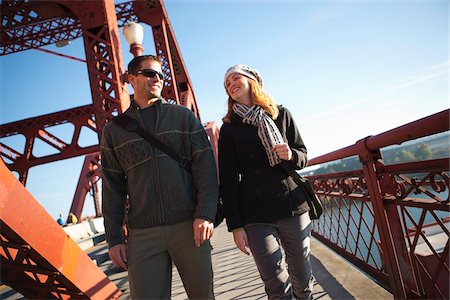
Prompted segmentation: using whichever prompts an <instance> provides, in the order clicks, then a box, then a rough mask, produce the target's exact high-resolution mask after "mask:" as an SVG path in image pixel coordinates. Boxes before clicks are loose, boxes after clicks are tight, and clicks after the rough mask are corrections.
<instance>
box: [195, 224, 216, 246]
mask: <svg viewBox="0 0 450 300" xmlns="http://www.w3.org/2000/svg"><path fill="white" fill-rule="evenodd" d="M192 226H193V228H194V241H195V246H197V247H200V245H201V244H202V243H203V242H204V241H207V240H209V239H210V238H211V237H212V235H213V230H214V224H213V223H211V222H209V221H207V220H203V219H195V220H194V223H193V224H192Z"/></svg>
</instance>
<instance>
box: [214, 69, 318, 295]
mask: <svg viewBox="0 0 450 300" xmlns="http://www.w3.org/2000/svg"><path fill="white" fill-rule="evenodd" d="M224 80H225V82H224V84H225V89H226V92H227V94H228V96H229V98H228V112H227V114H226V116H225V117H224V118H223V122H224V124H223V125H222V127H221V129H220V136H219V170H220V183H221V193H222V199H223V203H224V213H225V217H226V221H227V226H228V230H229V231H231V232H232V233H233V237H234V242H235V243H236V246H237V247H238V248H239V249H240V250H241V251H242V252H243V253H245V254H247V255H248V254H250V253H249V251H248V249H249V250H250V251H251V253H252V255H253V258H254V260H255V263H256V265H257V267H258V271H259V273H260V276H261V279H262V280H263V282H264V286H265V290H266V293H267V295H268V297H269V299H292V298H296V299H311V297H312V296H311V295H312V282H313V276H312V271H311V265H310V262H309V255H310V240H309V237H310V232H311V226H310V224H311V220H310V218H309V215H308V210H309V207H308V204H307V203H306V202H305V201H304V195H303V193H302V191H301V189H300V188H298V187H297V185H296V184H295V183H294V181H293V180H292V178H290V177H289V176H288V175H287V173H286V171H285V169H283V167H282V166H281V165H280V163H281V164H282V165H283V164H284V166H285V167H288V168H294V169H301V168H304V167H305V166H306V163H307V158H306V148H305V145H304V144H303V141H302V138H301V137H300V133H299V131H298V129H297V127H296V125H295V122H294V119H293V117H292V115H291V113H290V112H289V111H288V110H287V109H286V108H285V107H282V106H277V105H276V104H275V101H274V100H273V99H272V98H271V97H270V96H269V95H268V94H267V93H266V92H265V91H264V90H263V87H262V86H263V82H262V77H261V76H260V74H259V73H258V72H257V71H256V70H254V69H252V68H250V67H249V66H246V65H234V66H232V67H230V68H229V69H228V70H227V72H226V74H225V79H224ZM281 247H282V248H283V250H284V253H285V256H283V254H282V249H281ZM286 263H287V266H288V268H287V267H286Z"/></svg>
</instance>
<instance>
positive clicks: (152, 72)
mask: <svg viewBox="0 0 450 300" xmlns="http://www.w3.org/2000/svg"><path fill="white" fill-rule="evenodd" d="M138 74H142V75H144V76H145V77H150V78H153V77H155V76H156V75H158V77H159V79H161V80H162V79H164V74H163V73H162V72H160V71H156V70H152V69H144V70H139V71H137V72H136V75H138Z"/></svg>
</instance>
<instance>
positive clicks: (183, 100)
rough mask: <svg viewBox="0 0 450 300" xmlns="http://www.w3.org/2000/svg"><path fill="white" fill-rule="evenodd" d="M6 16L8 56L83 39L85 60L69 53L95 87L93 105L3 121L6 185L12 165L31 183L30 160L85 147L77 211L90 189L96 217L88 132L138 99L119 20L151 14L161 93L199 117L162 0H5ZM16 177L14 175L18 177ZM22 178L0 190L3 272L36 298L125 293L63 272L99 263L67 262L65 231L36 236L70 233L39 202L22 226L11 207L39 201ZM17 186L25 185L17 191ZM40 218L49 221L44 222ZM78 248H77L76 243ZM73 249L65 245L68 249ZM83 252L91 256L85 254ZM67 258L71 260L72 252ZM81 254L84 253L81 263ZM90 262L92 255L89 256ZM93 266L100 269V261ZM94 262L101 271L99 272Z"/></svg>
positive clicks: (2, 33) (95, 166)
mask: <svg viewBox="0 0 450 300" xmlns="http://www.w3.org/2000/svg"><path fill="white" fill-rule="evenodd" d="M1 16H2V24H1V28H0V29H1V30H0V41H1V43H0V55H2V56H4V55H8V54H12V53H17V52H20V51H25V50H29V49H37V50H41V51H45V52H52V51H49V50H45V49H40V48H41V47H44V46H47V45H51V44H59V43H65V42H67V41H71V40H74V39H77V38H82V39H83V42H84V49H85V57H86V59H85V60H81V59H76V58H73V57H69V56H67V55H61V56H65V57H67V58H72V59H76V60H78V61H82V62H84V63H86V65H87V70H88V77H89V84H90V91H91V96H92V104H90V105H85V106H80V107H75V108H71V109H68V110H65V111H60V112H56V113H51V114H47V115H42V116H38V117H34V118H29V119H25V120H20V121H15V122H11V123H7V124H2V125H0V138H2V139H3V140H2V141H1V142H0V154H1V157H2V162H0V163H1V164H0V167H2V168H3V166H6V167H7V168H8V169H9V171H7V170H6V167H4V169H2V179H1V183H2V184H6V183H5V182H4V181H5V180H7V179H6V178H10V177H9V174H11V173H10V172H15V173H16V174H17V177H18V178H19V181H20V183H21V184H22V185H25V184H26V182H27V177H28V171H29V169H30V168H31V167H35V166H38V165H41V164H45V163H49V162H55V161H59V160H63V159H68V158H73V157H77V156H80V155H85V156H86V158H85V161H84V164H83V167H82V171H81V174H80V178H79V181H78V186H77V190H76V191H75V195H74V199H73V201H72V205H71V212H72V213H74V214H75V215H76V216H77V217H78V218H79V219H80V218H81V213H82V209H83V206H84V201H85V198H86V195H87V194H88V193H91V194H92V195H93V199H94V207H95V210H96V216H101V210H100V203H99V196H98V189H97V183H98V181H99V179H100V178H101V164H100V156H99V153H98V152H99V145H98V144H94V145H89V146H82V145H81V143H80V133H81V132H82V130H84V129H88V130H89V131H92V132H94V133H95V134H96V135H97V137H98V138H99V139H100V137H101V134H102V130H103V128H104V126H105V124H106V123H107V122H108V121H109V120H110V119H111V118H112V117H114V116H115V115H117V114H120V113H122V112H123V111H125V110H126V109H127V108H128V106H129V104H130V95H129V94H128V92H127V88H126V85H127V83H126V82H125V75H126V71H125V67H124V62H123V56H122V52H121V45H120V36H119V27H122V26H124V25H125V24H126V23H128V22H130V21H134V22H139V23H145V24H147V25H149V26H151V28H152V33H153V40H154V44H155V49H156V54H157V55H159V56H160V57H161V58H162V62H163V72H164V74H165V83H164V89H163V94H162V96H163V97H164V98H165V99H167V100H168V101H169V102H170V103H172V104H178V105H184V106H186V107H188V108H189V109H191V110H192V111H193V112H194V114H195V115H196V116H197V118H198V119H199V120H200V115H199V112H198V107H197V102H196V100H195V96H194V92H193V88H192V84H191V81H190V78H189V75H188V73H187V70H186V67H185V64H184V62H183V59H182V55H181V52H180V49H179V47H178V44H177V41H176V39H175V35H174V32H173V29H172V27H171V25H170V22H169V19H168V15H167V12H166V10H165V7H164V4H163V2H162V0H145V1H144V0H138V1H130V2H125V3H121V4H118V5H114V1H113V0H99V1H83V0H74V1H64V0H49V1H40V0H39V1H38V0H36V1H34V0H31V1H19V0H4V1H2V2H1ZM68 124H70V125H71V126H72V127H73V132H72V134H71V138H70V139H69V141H67V139H66V141H65V140H64V139H63V138H62V137H61V136H59V135H58V134H57V133H54V131H53V130H52V129H53V128H56V127H58V126H66V125H68ZM205 129H206V130H207V133H208V134H209V136H210V139H211V143H212V145H213V149H214V153H215V155H216V156H217V135H218V134H217V133H218V132H217V125H215V123H214V122H212V123H208V124H206V125H205ZM65 134H67V132H65ZM12 136H21V137H23V138H24V140H25V142H24V145H23V147H20V146H19V147H18V146H12V145H8V143H7V142H5V140H7V139H6V138H9V137H12ZM38 142H39V143H42V142H43V143H45V144H46V145H48V146H50V148H51V149H52V150H53V153H51V154H45V155H42V156H38V155H35V154H34V151H33V150H34V149H36V148H38V147H39V146H38V144H37V143H38ZM8 172H9V173H8ZM11 175H12V174H11ZM12 176H13V175H12ZM13 177H14V176H13ZM8 180H9V181H10V182H14V180H15V178H14V179H13V178H10V179H8ZM19 181H18V182H19ZM22 185H20V184H19V185H17V184H16V183H14V188H13V189H12V190H6V191H5V192H3V191H1V192H0V201H1V202H2V206H1V207H2V210H1V211H0V216H1V231H0V237H1V248H0V256H1V259H2V273H1V276H2V278H1V280H2V281H3V282H4V283H7V284H8V285H11V286H12V287H13V288H14V289H16V290H17V291H19V292H21V293H22V294H23V295H25V296H27V295H28V296H30V297H35V296H36V295H39V297H40V296H42V298H46V297H53V298H59V299H65V298H86V297H88V298H98V299H106V298H115V297H117V296H118V295H119V294H120V292H119V291H118V290H117V287H113V288H112V289H111V285H112V284H110V283H108V282H109V280H108V279H107V278H103V277H102V276H101V274H97V275H93V277H92V278H93V279H94V280H95V279H98V280H99V282H100V283H101V286H100V287H98V286H97V287H95V288H92V287H87V286H86V285H84V283H83V282H84V279H83V277H84V276H85V274H78V273H77V274H75V275H74V274H72V273H70V274H66V273H64V272H61V271H59V270H60V268H61V267H62V266H66V267H67V266H69V267H71V268H75V269H77V268H79V269H80V270H91V269H90V267H89V266H87V264H88V262H87V260H82V263H81V265H76V266H74V265H71V263H70V262H69V261H63V262H61V261H55V260H52V257H53V256H54V255H55V253H58V254H61V253H60V250H61V249H63V248H64V247H66V248H67V243H68V242H67V241H65V240H60V241H59V243H56V244H55V245H48V244H45V243H42V241H35V237H33V236H32V235H30V234H29V232H27V230H26V228H43V229H42V230H44V231H45V233H46V234H50V233H52V234H53V232H57V233H58V234H63V235H64V236H66V235H65V234H64V232H63V230H62V229H60V228H58V227H55V226H54V224H56V223H55V222H54V220H49V219H48V218H47V217H45V215H46V214H45V213H44V212H42V211H41V210H39V212H41V213H42V214H40V215H35V214H28V215H27V216H26V218H25V219H22V220H25V221H24V222H25V224H20V225H18V224H17V223H16V222H15V221H14V220H15V219H17V218H18V217H19V214H20V213H19V212H18V211H17V210H14V209H12V208H11V207H12V206H11V205H12V203H13V202H14V201H23V202H24V205H25V203H26V206H27V207H34V206H36V207H37V208H36V209H38V208H39V207H40V206H39V205H38V204H36V203H37V201H36V200H35V199H34V198H33V197H32V196H31V195H29V194H27V192H26V190H21V188H20V186H22ZM0 190H1V189H0ZM16 190H20V191H21V192H20V193H17V192H16ZM5 208H10V210H8V213H9V214H11V215H8V216H7V214H6V211H7V210H6V209H5ZM42 219H45V220H46V222H41V220H42ZM25 225H26V226H25ZM59 238H60V239H61V238H62V237H59ZM61 247H62V248H61ZM70 247H71V249H72V246H70ZM66 248H64V249H65V250H67V249H66ZM74 251H75V250H74ZM74 253H78V252H74ZM77 255H80V256H83V254H81V253H80V254H77ZM86 257H87V256H86ZM86 257H84V259H86ZM65 258H66V260H71V259H72V260H73V257H65ZM79 262H80V261H78V260H77V263H79ZM85 264H86V265H85ZM89 265H92V263H91V262H89ZM91 267H92V266H91ZM94 269H97V268H96V267H95V266H94ZM97 270H98V269H97ZM91 271H92V272H93V274H94V273H95V272H96V271H95V270H91ZM83 273H84V272H83ZM105 287H108V288H105ZM98 289H100V290H102V289H103V290H104V291H109V292H108V294H107V296H105V295H106V294H104V293H103V292H99V291H98ZM99 295H100V296H99Z"/></svg>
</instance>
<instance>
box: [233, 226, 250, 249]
mask: <svg viewBox="0 0 450 300" xmlns="http://www.w3.org/2000/svg"><path fill="white" fill-rule="evenodd" d="M233 238H234V243H235V244H236V246H237V247H238V248H239V250H241V251H242V252H243V253H244V254H247V255H250V252H248V250H247V248H249V247H248V239H247V233H246V232H245V230H244V229H241V230H236V231H233Z"/></svg>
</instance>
